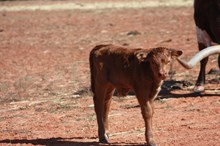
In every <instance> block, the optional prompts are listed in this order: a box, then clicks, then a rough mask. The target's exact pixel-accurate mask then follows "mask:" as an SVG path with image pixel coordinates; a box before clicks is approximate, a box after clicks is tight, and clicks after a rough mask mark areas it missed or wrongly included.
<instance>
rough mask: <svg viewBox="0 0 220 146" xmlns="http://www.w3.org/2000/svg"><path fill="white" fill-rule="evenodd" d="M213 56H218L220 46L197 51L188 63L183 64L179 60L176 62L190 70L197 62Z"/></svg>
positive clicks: (183, 62)
mask: <svg viewBox="0 0 220 146" xmlns="http://www.w3.org/2000/svg"><path fill="white" fill-rule="evenodd" d="M213 54H220V45H217V46H211V47H207V48H205V49H203V50H201V51H199V52H198V53H197V54H196V55H195V56H193V58H192V59H190V61H189V62H185V61H183V60H182V59H180V58H177V60H178V61H179V63H180V64H181V65H182V66H183V67H184V68H186V69H192V68H193V67H194V66H195V65H196V64H197V63H198V62H199V61H201V60H202V59H204V58H206V57H208V56H210V55H213Z"/></svg>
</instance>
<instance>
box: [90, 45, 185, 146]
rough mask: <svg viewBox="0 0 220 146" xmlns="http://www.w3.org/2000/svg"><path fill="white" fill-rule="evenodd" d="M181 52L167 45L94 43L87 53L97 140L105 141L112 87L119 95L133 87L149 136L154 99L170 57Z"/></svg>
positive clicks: (150, 140)
mask: <svg viewBox="0 0 220 146" xmlns="http://www.w3.org/2000/svg"><path fill="white" fill-rule="evenodd" d="M181 54H182V52H181V51H175V50H170V49H166V48H156V49H152V50H144V49H126V48H123V47H118V46H114V45H99V46H96V47H95V48H94V49H93V50H92V51H91V53H90V69H91V88H92V91H93V93H94V105H95V112H96V115H97V122H98V135H99V141H100V142H103V143H108V136H107V131H108V129H109V126H108V113H109V108H110V104H111V97H112V95H113V93H114V91H115V89H116V88H117V89H119V90H118V91H119V92H122V93H121V94H122V95H125V94H126V93H127V91H128V90H134V91H135V93H136V96H137V99H138V101H139V104H140V106H141V111H142V115H143V118H144V121H145V126H146V133H145V136H146V141H147V143H148V144H149V145H154V141H153V139H152V116H153V100H154V99H155V97H156V96H157V94H158V92H159V91H160V86H161V84H162V82H163V80H164V79H165V77H166V75H167V72H168V69H167V68H168V63H169V62H170V60H171V57H172V56H180V55H181Z"/></svg>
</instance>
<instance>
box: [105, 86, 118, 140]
mask: <svg viewBox="0 0 220 146" xmlns="http://www.w3.org/2000/svg"><path fill="white" fill-rule="evenodd" d="M114 91H115V88H114V87H112V86H109V87H108V89H107V91H106V94H105V99H104V113H103V119H104V127H105V131H106V134H107V136H108V134H109V133H108V131H109V123H108V114H109V111H110V106H111V102H112V95H113V94H114Z"/></svg>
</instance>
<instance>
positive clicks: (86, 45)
mask: <svg viewBox="0 0 220 146" xmlns="http://www.w3.org/2000/svg"><path fill="white" fill-rule="evenodd" d="M103 1H104V0H96V2H97V3H98V2H103ZM105 1H107V0H105ZM158 1H159V0H158ZM169 1H170V0H169ZM65 2H78V4H80V5H83V4H84V5H85V3H90V4H91V3H92V2H94V1H91V0H83V1H62V3H65ZM79 2H80V3H79ZM108 2H109V1H108ZM111 2H112V3H115V2H121V1H118V0H117V1H111ZM126 2H129V1H128V0H126ZM159 2H163V3H164V2H166V1H165V0H164V1H159ZM182 2H183V3H184V0H182ZM185 2H188V1H185ZM51 3H52V4H57V3H58V4H59V3H61V2H60V1H28V2H25V1H22V2H21V1H13V2H9V1H4V2H0V7H1V6H4V7H5V6H6V7H12V6H22V5H23V6H24V5H27V4H28V5H33V6H34V5H38V6H39V5H40V6H43V5H49V4H51ZM0 9H1V8H0ZM102 43H114V44H118V45H123V46H129V47H132V46H134V47H143V48H152V47H156V46H165V47H171V48H176V49H181V50H183V51H184V54H183V57H182V58H184V59H185V60H189V59H190V58H191V57H192V56H193V54H195V53H196V52H197V43H196V34H195V26H194V22H193V8H192V5H183V6H175V5H169V6H166V5H159V6H155V7H147V6H146V7H144V8H138V9H137V8H129V9H128V8H114V7H112V8H105V9H98V8H97V9H84V10H80V9H67V10H65V9H62V10H60V9H51V10H46V11H44V10H19V11H13V10H10V11H9V10H2V11H0V145H74V146H75V145H76V146H81V145H85V146H87V145H88V146H89V145H99V144H98V143H97V141H98V139H97V124H96V117H95V113H94V107H93V101H92V95H91V93H90V74H89V64H88V63H89V62H88V54H89V52H90V50H91V49H92V48H93V47H94V46H95V45H97V44H102ZM211 68H216V69H218V68H217V56H215V55H214V56H211V57H210V59H209V64H208V66H207V85H206V92H205V93H202V94H196V93H193V91H192V89H193V85H194V83H195V80H196V78H197V74H198V71H199V64H198V65H197V66H196V67H195V68H194V69H192V70H185V69H183V68H182V67H181V66H179V65H178V63H177V62H176V61H173V67H172V73H173V75H172V77H170V78H169V79H167V80H166V81H165V83H164V85H163V87H162V91H161V93H160V95H159V100H156V101H155V108H156V109H155V115H154V118H153V122H154V123H153V127H154V137H155V140H156V142H157V144H158V145H159V146H180V145H181V146H219V143H220V98H219V96H220V80H219V79H220V75H219V74H217V73H215V71H213V70H212V71H211V72H209V71H210V69H211ZM208 72H209V73H208ZM110 126H111V129H110V133H111V134H110V142H111V143H112V145H127V146H128V145H142V144H144V141H145V139H144V122H143V119H142V117H141V113H140V109H139V106H138V103H137V101H136V99H135V97H134V96H133V95H130V96H127V97H124V98H119V97H116V96H114V98H113V103H112V107H111V113H110Z"/></svg>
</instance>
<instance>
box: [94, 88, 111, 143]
mask: <svg viewBox="0 0 220 146" xmlns="http://www.w3.org/2000/svg"><path fill="white" fill-rule="evenodd" d="M105 91H106V86H105V85H104V84H102V85H100V84H96V89H95V93H94V97H93V101H94V106H95V112H96V118H97V123H98V136H99V142H101V143H108V136H107V135H106V131H105V126H104V118H103V115H104V98H105Z"/></svg>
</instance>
